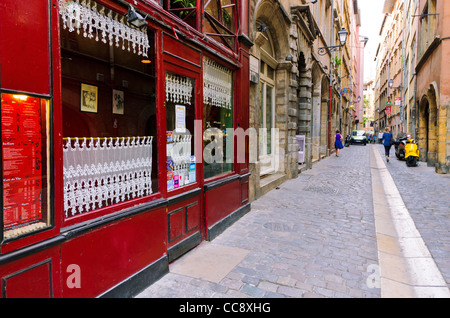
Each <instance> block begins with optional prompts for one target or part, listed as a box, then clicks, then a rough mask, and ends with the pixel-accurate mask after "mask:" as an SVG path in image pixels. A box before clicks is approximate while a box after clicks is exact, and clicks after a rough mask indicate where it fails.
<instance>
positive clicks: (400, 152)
mask: <svg viewBox="0 0 450 318" xmlns="http://www.w3.org/2000/svg"><path fill="white" fill-rule="evenodd" d="M407 142H408V135H406V136H403V137H400V138H397V139H396V140H395V142H394V147H395V156H396V157H397V159H398V160H405V145H406V143H407Z"/></svg>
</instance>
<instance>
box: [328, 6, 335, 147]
mask: <svg viewBox="0 0 450 318" xmlns="http://www.w3.org/2000/svg"><path fill="white" fill-rule="evenodd" d="M333 31H334V0H331V35H330V46H333V45H334V41H333V40H334V36H333V34H334V32H333ZM332 58H333V53H332V52H331V57H330V99H329V101H328V156H330V155H331V151H330V147H331V102H332V94H333V60H332Z"/></svg>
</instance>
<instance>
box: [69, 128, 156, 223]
mask: <svg viewBox="0 0 450 318" xmlns="http://www.w3.org/2000/svg"><path fill="white" fill-rule="evenodd" d="M152 139H153V137H151V136H145V137H115V138H112V137H111V138H93V137H90V138H78V137H72V138H65V140H64V148H63V154H64V211H65V215H66V217H70V216H73V215H76V214H80V213H83V212H88V211H92V210H95V209H97V208H101V207H104V206H108V205H111V204H115V203H118V202H122V201H126V200H130V199H133V198H138V197H143V196H146V195H149V194H151V193H152V179H151V174H152Z"/></svg>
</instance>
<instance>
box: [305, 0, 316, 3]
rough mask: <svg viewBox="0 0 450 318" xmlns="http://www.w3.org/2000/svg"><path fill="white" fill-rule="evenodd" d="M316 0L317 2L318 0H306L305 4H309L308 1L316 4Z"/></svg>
mask: <svg viewBox="0 0 450 318" xmlns="http://www.w3.org/2000/svg"><path fill="white" fill-rule="evenodd" d="M316 2H317V0H311V1H308V2H306V3H305V4H308V3H312V4H314V3H316Z"/></svg>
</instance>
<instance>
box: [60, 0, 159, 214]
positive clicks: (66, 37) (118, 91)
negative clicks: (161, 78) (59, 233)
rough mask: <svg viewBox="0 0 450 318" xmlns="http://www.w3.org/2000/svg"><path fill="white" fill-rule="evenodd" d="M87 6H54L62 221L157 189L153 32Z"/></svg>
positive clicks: (98, 8) (145, 194) (99, 7)
mask: <svg viewBox="0 0 450 318" xmlns="http://www.w3.org/2000/svg"><path fill="white" fill-rule="evenodd" d="M60 3H61V2H60ZM88 3H89V6H88V5H84V4H79V3H77V2H62V5H61V7H60V16H61V19H60V23H61V30H60V31H61V74H62V75H61V77H62V111H63V161H64V211H65V217H66V218H70V217H72V216H77V215H80V214H82V213H86V212H90V211H94V210H98V209H100V208H104V207H108V206H112V205H114V204H118V203H121V202H125V201H129V200H132V199H135V198H142V197H145V196H149V195H151V194H152V193H155V192H158V181H157V169H156V167H157V159H156V158H157V148H156V133H157V132H156V103H155V75H154V64H155V63H154V45H153V42H154V34H153V32H151V31H150V30H148V29H146V28H143V29H136V28H133V27H131V26H130V25H129V24H127V23H126V22H125V19H124V18H123V15H120V14H118V13H116V12H114V11H112V10H109V9H107V8H105V7H102V6H100V5H99V4H97V3H95V2H94V1H90V2H88ZM71 6H72V7H71ZM78 21H81V23H79V22H78Z"/></svg>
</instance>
